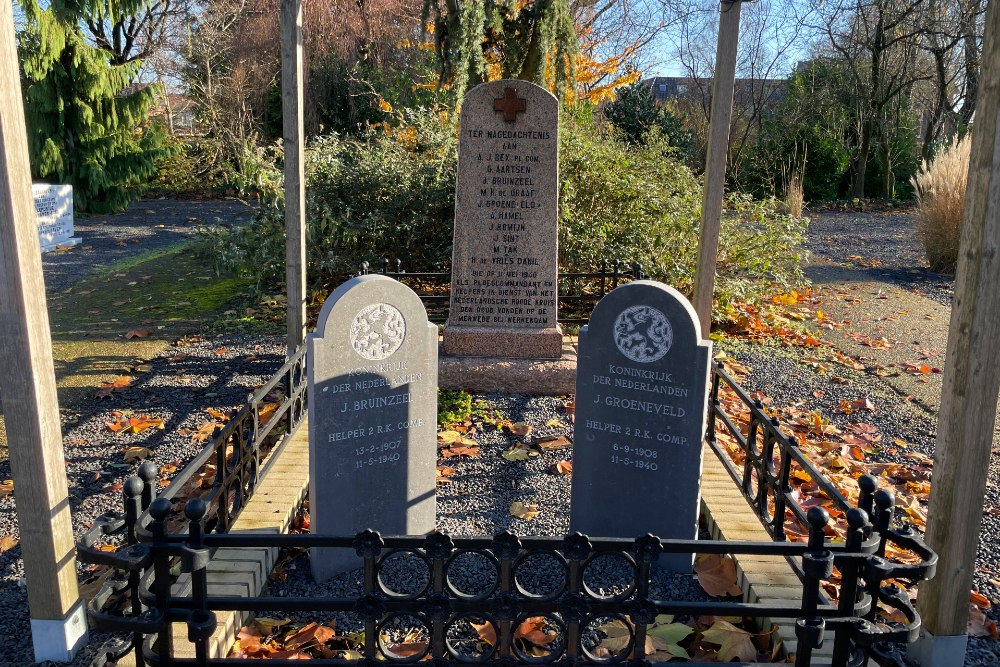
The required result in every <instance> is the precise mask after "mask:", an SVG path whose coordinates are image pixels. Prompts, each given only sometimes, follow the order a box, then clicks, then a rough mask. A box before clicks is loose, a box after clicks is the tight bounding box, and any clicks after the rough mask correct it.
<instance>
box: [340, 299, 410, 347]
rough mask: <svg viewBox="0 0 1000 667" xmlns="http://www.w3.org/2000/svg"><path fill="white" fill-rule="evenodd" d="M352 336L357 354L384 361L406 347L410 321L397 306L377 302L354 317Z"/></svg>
mask: <svg viewBox="0 0 1000 667" xmlns="http://www.w3.org/2000/svg"><path fill="white" fill-rule="evenodd" d="M350 337H351V347H353V348H354V351H355V352H357V353H358V354H360V355H361V356H362V357H364V358H365V359H368V360H370V361H381V360H382V359H385V358H387V357H389V356H391V355H392V353H394V352H395V351H396V350H398V349H399V346H400V345H402V344H403V339H404V338H406V322H405V321H404V320H403V314H402V313H401V312H399V310H398V309H397V308H396V307H395V306H390V305H389V304H387V303H373V304H371V305H370V306H365V307H364V308H363V309H362V310H361V312H360V313H358V314H357V315H355V316H354V321H353V322H351V333H350Z"/></svg>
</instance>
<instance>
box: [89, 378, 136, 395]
mask: <svg viewBox="0 0 1000 667" xmlns="http://www.w3.org/2000/svg"><path fill="white" fill-rule="evenodd" d="M131 385H132V377H131V376H128V375H120V376H118V377H116V378H115V379H114V380H112V381H111V382H102V383H101V387H100V389H98V390H97V393H96V394H94V395H95V396H96V397H97V398H111V395H112V394H114V393H116V392H120V391H124V390H125V389H127V388H128V387H130V386H131Z"/></svg>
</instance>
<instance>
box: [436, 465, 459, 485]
mask: <svg viewBox="0 0 1000 667" xmlns="http://www.w3.org/2000/svg"><path fill="white" fill-rule="evenodd" d="M454 474H455V469H454V468H452V467H451V466H438V467H437V483H438V484H447V483H449V481H450V480H448V479H447V478H448V477H451V476H452V475H454Z"/></svg>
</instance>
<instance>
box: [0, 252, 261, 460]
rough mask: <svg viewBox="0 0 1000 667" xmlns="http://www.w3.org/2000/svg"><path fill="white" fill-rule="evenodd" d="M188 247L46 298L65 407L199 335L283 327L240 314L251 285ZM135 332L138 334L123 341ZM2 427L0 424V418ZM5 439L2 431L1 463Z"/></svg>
mask: <svg viewBox="0 0 1000 667" xmlns="http://www.w3.org/2000/svg"><path fill="white" fill-rule="evenodd" d="M191 245H192V244H191V243H190V242H185V243H180V244H176V245H174V246H171V247H169V248H165V249H161V250H156V251H150V252H147V253H142V254H140V255H137V256H136V257H132V258H129V259H126V260H122V261H120V262H115V263H114V264H112V265H110V266H107V267H104V268H103V269H101V270H100V273H99V274H98V275H95V276H92V277H91V278H88V279H87V280H84V281H81V282H79V283H77V284H76V285H74V286H73V287H71V288H70V289H68V290H66V291H64V292H60V293H58V294H53V295H49V297H48V309H49V323H50V326H51V330H52V357H53V363H54V365H55V371H56V381H57V384H58V387H59V405H60V408H61V409H66V408H73V407H74V406H76V405H78V404H80V403H81V402H82V401H84V400H87V399H89V398H91V397H92V396H93V394H94V391H95V390H96V389H97V387H99V386H100V384H101V382H105V381H108V380H111V379H113V378H114V377H116V376H117V375H121V374H123V373H134V369H136V368H137V367H138V366H141V365H142V364H144V363H146V362H148V361H149V360H150V359H152V358H154V357H156V356H157V355H158V354H160V353H161V352H162V351H163V350H164V349H166V348H167V347H168V346H169V345H170V344H171V343H173V341H174V340H176V339H177V338H180V337H182V336H185V335H188V334H193V333H198V334H206V333H231V332H234V331H239V332H243V333H271V332H274V331H275V330H276V329H277V328H278V326H279V325H278V324H277V323H274V322H270V321H262V320H258V319H254V318H250V317H245V316H243V313H244V312H245V307H246V304H247V300H248V296H247V295H248V291H249V288H250V286H251V281H249V280H247V279H245V278H239V277H235V276H232V275H222V276H218V275H216V274H215V273H214V271H213V270H212V268H211V267H209V266H207V265H206V264H205V262H204V261H202V260H200V259H198V258H197V257H195V255H194V253H193V252H191V249H190V247H191ZM130 331H133V332H135V331H138V332H140V333H141V334H143V335H141V336H139V337H132V338H126V335H127V334H128V333H129V332H130ZM0 425H2V420H0ZM6 444H7V442H6V435H5V433H4V430H3V428H2V427H0V459H5V458H6V456H7V451H6Z"/></svg>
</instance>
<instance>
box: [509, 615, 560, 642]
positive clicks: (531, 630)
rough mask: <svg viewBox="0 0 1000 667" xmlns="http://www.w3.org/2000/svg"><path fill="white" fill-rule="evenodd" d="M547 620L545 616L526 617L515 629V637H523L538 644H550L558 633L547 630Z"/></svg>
mask: <svg viewBox="0 0 1000 667" xmlns="http://www.w3.org/2000/svg"><path fill="white" fill-rule="evenodd" d="M545 622H546V621H545V617H544V616H531V617H529V618H526V619H524V620H523V621H522V622H521V624H520V625H518V626H517V628H515V629H514V639H523V640H525V641H527V642H531V643H532V644H534V645H536V646H548V645H549V644H551V643H552V642H553V641H554V640H555V639H556V638H557V637H558V635H557V634H556V633H555V632H546V631H545V628H544V626H545Z"/></svg>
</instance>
